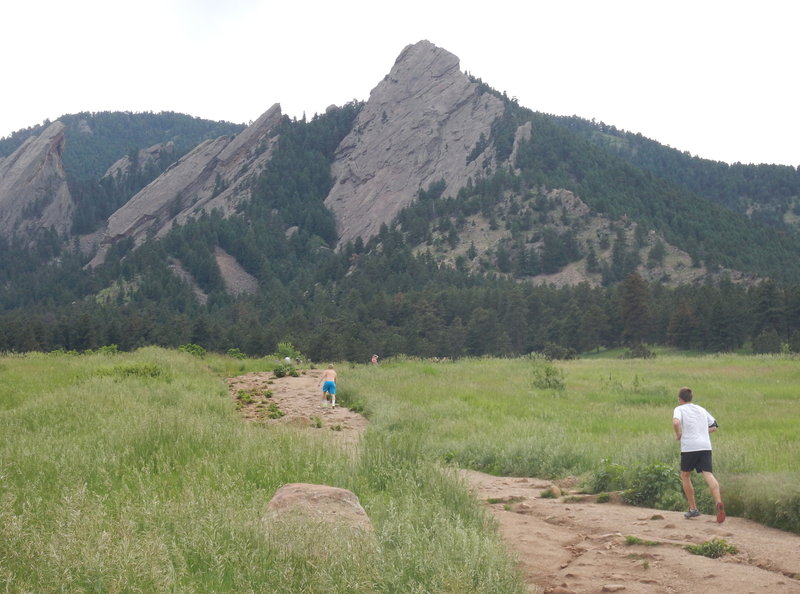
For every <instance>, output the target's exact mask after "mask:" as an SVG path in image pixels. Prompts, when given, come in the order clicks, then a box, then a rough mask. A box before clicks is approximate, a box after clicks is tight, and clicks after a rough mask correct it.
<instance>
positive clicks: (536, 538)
mask: <svg viewBox="0 0 800 594" xmlns="http://www.w3.org/2000/svg"><path fill="white" fill-rule="evenodd" d="M321 373H322V371H321V370H307V371H304V372H303V374H302V375H301V376H300V377H297V378H294V377H284V378H274V377H273V376H272V374H271V373H249V374H247V375H243V376H240V377H236V378H232V379H230V380H229V385H230V393H231V397H232V398H234V399H236V400H237V402H239V403H240V407H241V408H240V410H241V413H242V416H243V417H244V418H245V419H247V420H249V421H252V422H262V423H292V424H296V425H298V426H305V427H308V428H309V430H318V429H320V428H322V429H329V430H333V431H334V432H335V433H336V435H337V436H338V437H339V438H340V439H341V440H342V442H343V444H355V443H357V442H358V439H359V437H360V435H361V433H362V431H363V430H364V428H365V427H366V425H367V421H366V419H365V418H364V417H362V416H361V415H359V414H357V413H354V412H351V411H349V410H347V409H346V408H342V407H338V406H337V407H336V408H333V409H331V408H323V406H322V403H323V401H322V395H321V390H320V388H319V376H320V374H321ZM266 390H271V391H272V396H271V398H265V397H263V396H257V395H256V396H254V402H252V403H249V404H242V403H241V398H239V397H238V395H239V394H240V391H245V392H247V391H251V392H252V393H253V394H259V393H263V392H265V391H266ZM270 403H274V404H275V405H276V406H277V407H278V408H279V409H280V411H281V412H283V413H284V415H283V416H281V417H280V418H278V419H270V418H269V415H268V410H269V404H270ZM462 476H463V477H464V479H465V482H466V483H467V484H468V485H469V486H470V488H471V489H472V490H473V492H474V493H475V496H476V497H477V498H478V500H479V501H482V502H483V503H484V504H485V505H486V506H487V507H488V509H489V510H490V511H491V513H492V514H493V516H494V517H495V518H496V520H497V524H498V529H499V531H500V534H501V535H502V537H503V539H504V541H505V542H506V544H507V546H508V548H509V550H510V551H511V553H512V554H513V555H514V556H515V558H516V559H517V560H518V562H519V567H520V569H521V571H522V572H523V575H524V576H525V581H526V583H527V585H528V591H529V592H537V593H547V594H556V593H560V594H567V593H570V592H573V593H576V594H584V593H586V594H588V593H595V592H625V593H626V594H630V593H635V594H638V593H648V594H651V593H669V594H689V593H692V594H696V593H704V594H705V593H726V594H739V593H749V592H769V593H791V594H800V536H797V535H794V534H790V533H787V532H782V531H780V530H774V529H772V528H766V527H764V526H761V525H760V524H756V523H754V522H750V521H748V520H744V519H741V518H733V517H730V516H729V517H728V519H727V520H726V521H725V523H723V524H717V523H716V522H715V521H714V517H713V516H701V517H699V518H696V519H693V520H686V519H685V518H684V517H683V513H680V512H664V511H660V510H651V509H645V508H640V507H630V506H627V505H623V504H620V503H613V502H610V503H602V504H600V503H596V501H595V499H594V498H593V497H583V496H581V495H579V494H575V493H569V485H568V484H559V485H555V486H558V487H559V488H560V489H561V490H562V496H561V497H559V498H551V497H543V496H542V493H543V492H544V491H546V490H548V489H551V488H552V487H553V486H554V484H553V483H552V482H549V481H545V480H541V479H537V478H514V477H495V476H491V475H488V474H483V473H480V472H474V471H466V470H465V471H463V472H462ZM634 538H635V539H640V540H641V541H642V543H643V544H628V542H629V540H632V539H634ZM713 538H721V539H724V540H725V541H726V542H727V543H728V544H731V545H733V546H735V547H736V548H737V549H738V553H736V554H734V555H726V556H724V557H722V558H720V559H709V558H706V557H702V556H699V555H693V554H691V553H689V552H688V551H686V550H685V549H684V547H685V546H686V545H689V544H701V543H704V542H706V541H709V540H711V539H713Z"/></svg>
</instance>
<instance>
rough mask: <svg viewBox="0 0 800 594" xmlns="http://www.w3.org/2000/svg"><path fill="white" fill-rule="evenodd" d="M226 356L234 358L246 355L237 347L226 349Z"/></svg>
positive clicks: (244, 357) (245, 356)
mask: <svg viewBox="0 0 800 594" xmlns="http://www.w3.org/2000/svg"><path fill="white" fill-rule="evenodd" d="M227 354H228V356H229V357H233V358H234V359H247V355H245V354H244V353H243V352H242V351H240V350H239V349H228V353H227Z"/></svg>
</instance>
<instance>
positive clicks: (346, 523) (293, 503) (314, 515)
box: [263, 483, 373, 532]
mask: <svg viewBox="0 0 800 594" xmlns="http://www.w3.org/2000/svg"><path fill="white" fill-rule="evenodd" d="M286 518H294V519H298V518H299V519H301V520H305V521H306V522H309V523H324V524H334V525H335V526H338V527H340V528H351V529H353V530H357V531H364V532H372V530H373V527H372V522H371V521H370V519H369V516H368V515H367V512H366V511H364V508H363V507H361V503H360V502H359V501H358V497H356V495H355V493H353V492H352V491H348V490H347V489H340V488H339V487H330V486H328V485H314V484H310V483H289V484H287V485H283V486H282V487H281V488H280V489H278V490H277V491H276V492H275V495H274V496H273V497H272V499H271V500H270V502H269V503H268V504H267V509H266V511H265V513H264V516H263V519H264V520H266V521H275V520H281V519H286Z"/></svg>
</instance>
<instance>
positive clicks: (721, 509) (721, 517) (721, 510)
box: [717, 501, 725, 524]
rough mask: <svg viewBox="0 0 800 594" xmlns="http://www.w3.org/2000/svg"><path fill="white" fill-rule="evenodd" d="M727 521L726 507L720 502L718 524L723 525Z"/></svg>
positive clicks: (718, 505)
mask: <svg viewBox="0 0 800 594" xmlns="http://www.w3.org/2000/svg"><path fill="white" fill-rule="evenodd" d="M724 521H725V506H724V505H723V504H722V502H721V501H720V502H719V503H718V504H717V523H718V524H722V522H724Z"/></svg>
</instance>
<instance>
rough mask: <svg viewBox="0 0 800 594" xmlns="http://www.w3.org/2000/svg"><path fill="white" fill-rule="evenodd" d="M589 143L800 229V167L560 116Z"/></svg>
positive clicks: (761, 218) (718, 200)
mask: <svg viewBox="0 0 800 594" xmlns="http://www.w3.org/2000/svg"><path fill="white" fill-rule="evenodd" d="M554 119H555V120H556V121H557V122H559V123H560V124H562V125H564V126H566V127H567V128H569V129H570V130H572V131H575V132H577V133H579V134H580V135H581V136H583V137H584V138H586V139H587V140H588V141H589V142H590V143H592V144H593V145H595V146H598V147H600V148H603V149H605V150H608V151H609V152H612V153H614V154H617V155H619V156H620V157H621V158H623V159H625V160H626V161H628V162H629V163H631V164H632V165H634V166H636V167H638V168H640V169H643V170H644V171H649V172H650V173H652V174H653V175H655V176H656V177H658V178H660V179H664V180H668V181H670V182H672V183H674V184H675V185H677V186H679V187H682V188H684V189H686V190H688V191H689V192H692V193H693V194H696V195H698V196H702V197H704V198H706V199H708V200H711V201H713V202H716V203H718V204H722V205H723V206H725V207H726V208H729V209H730V210H732V211H734V212H737V213H740V214H746V215H748V216H750V217H752V218H753V219H754V220H758V221H761V222H764V223H767V224H769V225H772V226H774V227H778V228H780V229H786V228H787V227H789V228H792V229H794V230H795V231H797V221H798V215H800V170H798V168H797V167H788V166H786V165H769V164H764V163H762V164H743V163H734V164H732V165H728V164H727V163H721V162H719V161H710V160H708V159H702V158H699V157H692V156H691V155H689V154H688V153H684V152H681V151H678V150H676V149H673V148H670V147H667V146H664V145H662V144H659V143H658V142H656V141H654V140H650V139H648V138H645V137H643V136H642V135H641V134H634V133H632V132H624V131H622V130H618V129H617V128H615V127H614V126H610V125H607V124H604V123H596V122H590V121H588V120H584V119H581V118H578V117H575V116H573V117H556V118H554Z"/></svg>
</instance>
